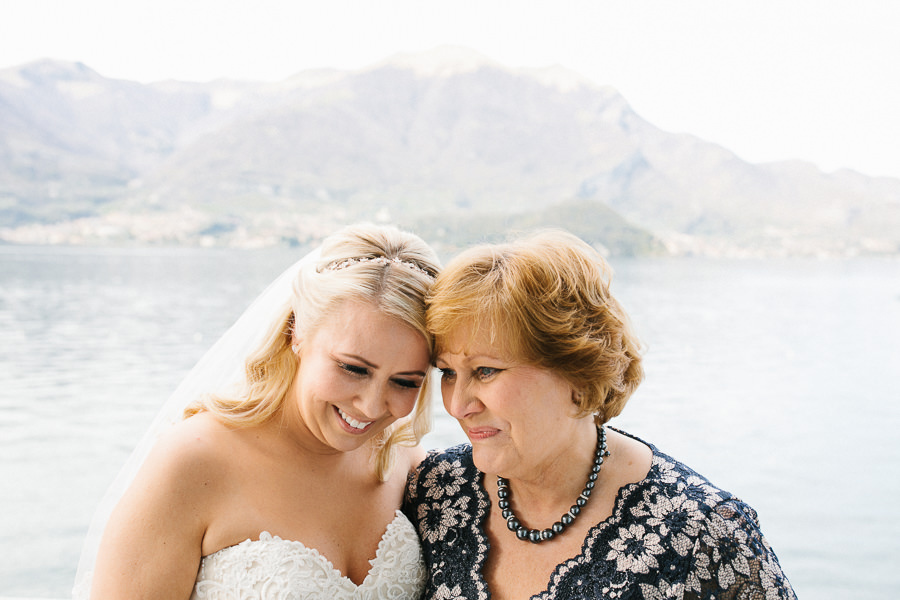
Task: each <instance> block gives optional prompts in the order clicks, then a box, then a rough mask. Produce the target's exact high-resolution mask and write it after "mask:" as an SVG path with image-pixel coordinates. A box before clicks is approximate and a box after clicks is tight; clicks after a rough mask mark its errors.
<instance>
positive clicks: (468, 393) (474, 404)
mask: <svg viewBox="0 0 900 600" xmlns="http://www.w3.org/2000/svg"><path fill="white" fill-rule="evenodd" d="M441 395H442V396H443V398H444V408H446V409H447V412H448V413H450V416H452V417H453V418H455V419H465V418H466V417H468V416H471V415H473V414H475V413H478V412H480V411H481V409H482V405H481V402H479V401H478V398H476V397H475V394H473V393H472V390H471V386H468V385H466V383H465V382H463V381H460V378H457V380H456V381H455V382H454V383H452V384H444V385H443V386H442V388H441Z"/></svg>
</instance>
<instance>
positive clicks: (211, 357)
mask: <svg viewBox="0 0 900 600" xmlns="http://www.w3.org/2000/svg"><path fill="white" fill-rule="evenodd" d="M318 257H319V250H318V249H316V250H313V251H312V252H310V253H309V254H307V255H306V256H304V257H303V258H302V259H300V260H299V261H297V262H296V263H294V264H293V265H291V266H290V267H289V268H288V269H287V270H286V271H284V273H282V274H281V275H280V276H279V277H278V278H277V279H275V281H273V282H272V283H271V284H269V286H268V287H267V288H266V289H265V291H263V292H262V294H260V296H259V297H257V298H256V300H254V301H253V303H252V304H251V305H250V306H249V307H248V308H247V310H246V311H244V314H242V315H241V317H240V318H239V319H238V320H237V321H235V323H234V324H233V325H232V326H231V327H230V328H229V329H228V331H226V332H225V334H224V335H223V336H222V337H221V338H220V339H219V340H218V341H217V342H216V343H215V344H213V346H212V347H211V348H210V349H209V350H208V351H207V352H206V354H204V355H203V357H202V358H201V359H200V361H199V362H198V363H197V364H196V365H195V366H194V368H193V369H191V371H190V372H189V373H188V374H187V376H186V377H185V378H184V380H183V381H182V382H181V383H180V384H179V386H178V387H177V388H176V389H175V391H174V392H173V393H172V395H171V396H170V397H169V399H168V400H167V401H166V403H165V404H164V405H163V406H162V408H161V409H160V411H159V413H158V414H157V415H156V417H155V418H154V420H153V422H152V424H151V425H150V428H149V429H148V430H147V432H146V433H145V434H144V436H143V438H142V439H141V441H140V442H139V443H138V445H137V447H136V448H135V449H134V451H133V452H132V454H131V456H130V457H129V458H128V460H127V461H126V463H125V465H124V466H123V467H122V469H121V471H120V472H119V474H118V476H117V477H116V478H115V480H114V481H113V483H112V485H111V486H110V487H109V489H108V490H107V492H106V494H105V495H104V497H103V499H102V500H101V501H100V504H99V506H98V507H97V509H96V511H95V513H94V517H93V520H92V521H91V525H90V528H89V529H88V533H87V536H86V538H85V541H84V546H83V549H82V553H81V559H80V561H79V563H78V571H77V573H76V575H75V585H74V590H73V597H74V598H76V599H82V598H88V597H89V596H90V586H91V578H92V574H93V571H94V566H95V563H96V560H97V551H98V549H99V546H100V539H101V537H102V535H103V531H104V529H105V528H106V524H107V522H108V520H109V517H110V515H111V514H112V511H113V509H114V508H115V506H116V504H117V503H118V502H119V499H120V498H121V497H122V495H123V494H124V493H125V490H126V489H127V488H128V486H129V485H130V484H131V482H132V480H133V479H134V476H135V474H136V473H137V472H138V470H139V469H140V467H141V465H142V464H143V462H144V460H145V459H146V458H147V455H148V454H149V452H150V450H151V448H152V447H153V445H154V444H155V443H156V441H157V439H158V438H159V436H160V435H161V434H162V433H163V432H165V431H166V430H167V429H168V428H169V427H171V426H172V425H174V424H175V423H177V422H179V421H181V419H182V414H183V412H184V409H185V408H186V407H187V406H188V405H189V404H191V403H192V402H194V401H195V400H197V399H198V398H200V397H201V396H203V395H206V394H210V393H215V394H222V393H227V392H228V391H229V390H233V389H236V387H237V386H239V385H240V384H241V383H242V381H243V378H244V362H245V359H246V357H247V356H248V355H249V354H250V353H251V352H253V351H254V350H255V349H256V348H257V347H258V346H259V344H260V343H262V339H263V337H264V336H265V335H266V332H267V331H268V329H269V326H270V325H271V323H272V320H273V319H274V318H276V316H277V315H279V314H281V312H282V308H283V307H284V306H286V305H287V304H288V303H289V302H290V298H291V294H292V285H293V282H294V280H295V278H296V277H297V274H298V273H299V272H300V270H301V269H303V268H304V267H306V266H307V265H309V264H311V263H315V262H316V261H317V259H318Z"/></svg>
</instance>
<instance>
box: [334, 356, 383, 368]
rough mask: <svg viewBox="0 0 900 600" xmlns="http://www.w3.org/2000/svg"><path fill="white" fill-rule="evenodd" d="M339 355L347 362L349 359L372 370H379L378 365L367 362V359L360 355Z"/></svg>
mask: <svg viewBox="0 0 900 600" xmlns="http://www.w3.org/2000/svg"><path fill="white" fill-rule="evenodd" d="M337 354H338V355H339V358H340V359H341V360H345V359H348V358H349V359H351V360H356V361H359V362H361V363H362V364H364V365H365V366H367V367H369V368H371V369H377V368H378V365H376V364H375V363H373V362H372V361H370V360H367V359H365V358H363V357H362V356H360V355H358V354H348V353H345V352H338V353H337Z"/></svg>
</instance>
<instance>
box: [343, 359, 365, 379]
mask: <svg viewBox="0 0 900 600" xmlns="http://www.w3.org/2000/svg"><path fill="white" fill-rule="evenodd" d="M338 367H340V368H341V369H343V370H344V371H346V372H347V373H349V374H350V375H354V376H356V377H365V376H366V375H368V374H369V369H368V367H360V366H359V365H351V364H348V363H344V362H340V361H338Z"/></svg>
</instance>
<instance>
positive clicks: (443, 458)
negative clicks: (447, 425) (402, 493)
mask: <svg viewBox="0 0 900 600" xmlns="http://www.w3.org/2000/svg"><path fill="white" fill-rule="evenodd" d="M477 476H478V469H476V468H475V463H474V462H473V461H472V446H470V445H469V444H460V445H458V446H452V447H450V448H443V449H440V448H436V449H432V450H429V451H428V453H427V454H426V456H425V458H424V459H423V460H422V461H421V462H420V463H419V465H418V466H417V467H415V468H414V469H412V470H411V471H410V474H409V478H408V481H407V497H408V498H415V497H417V496H418V495H419V488H420V487H422V486H425V487H428V488H434V487H435V486H437V487H451V488H454V489H458V488H459V486H460V484H462V483H463V482H470V481H474V480H475V479H476V478H477Z"/></svg>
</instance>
